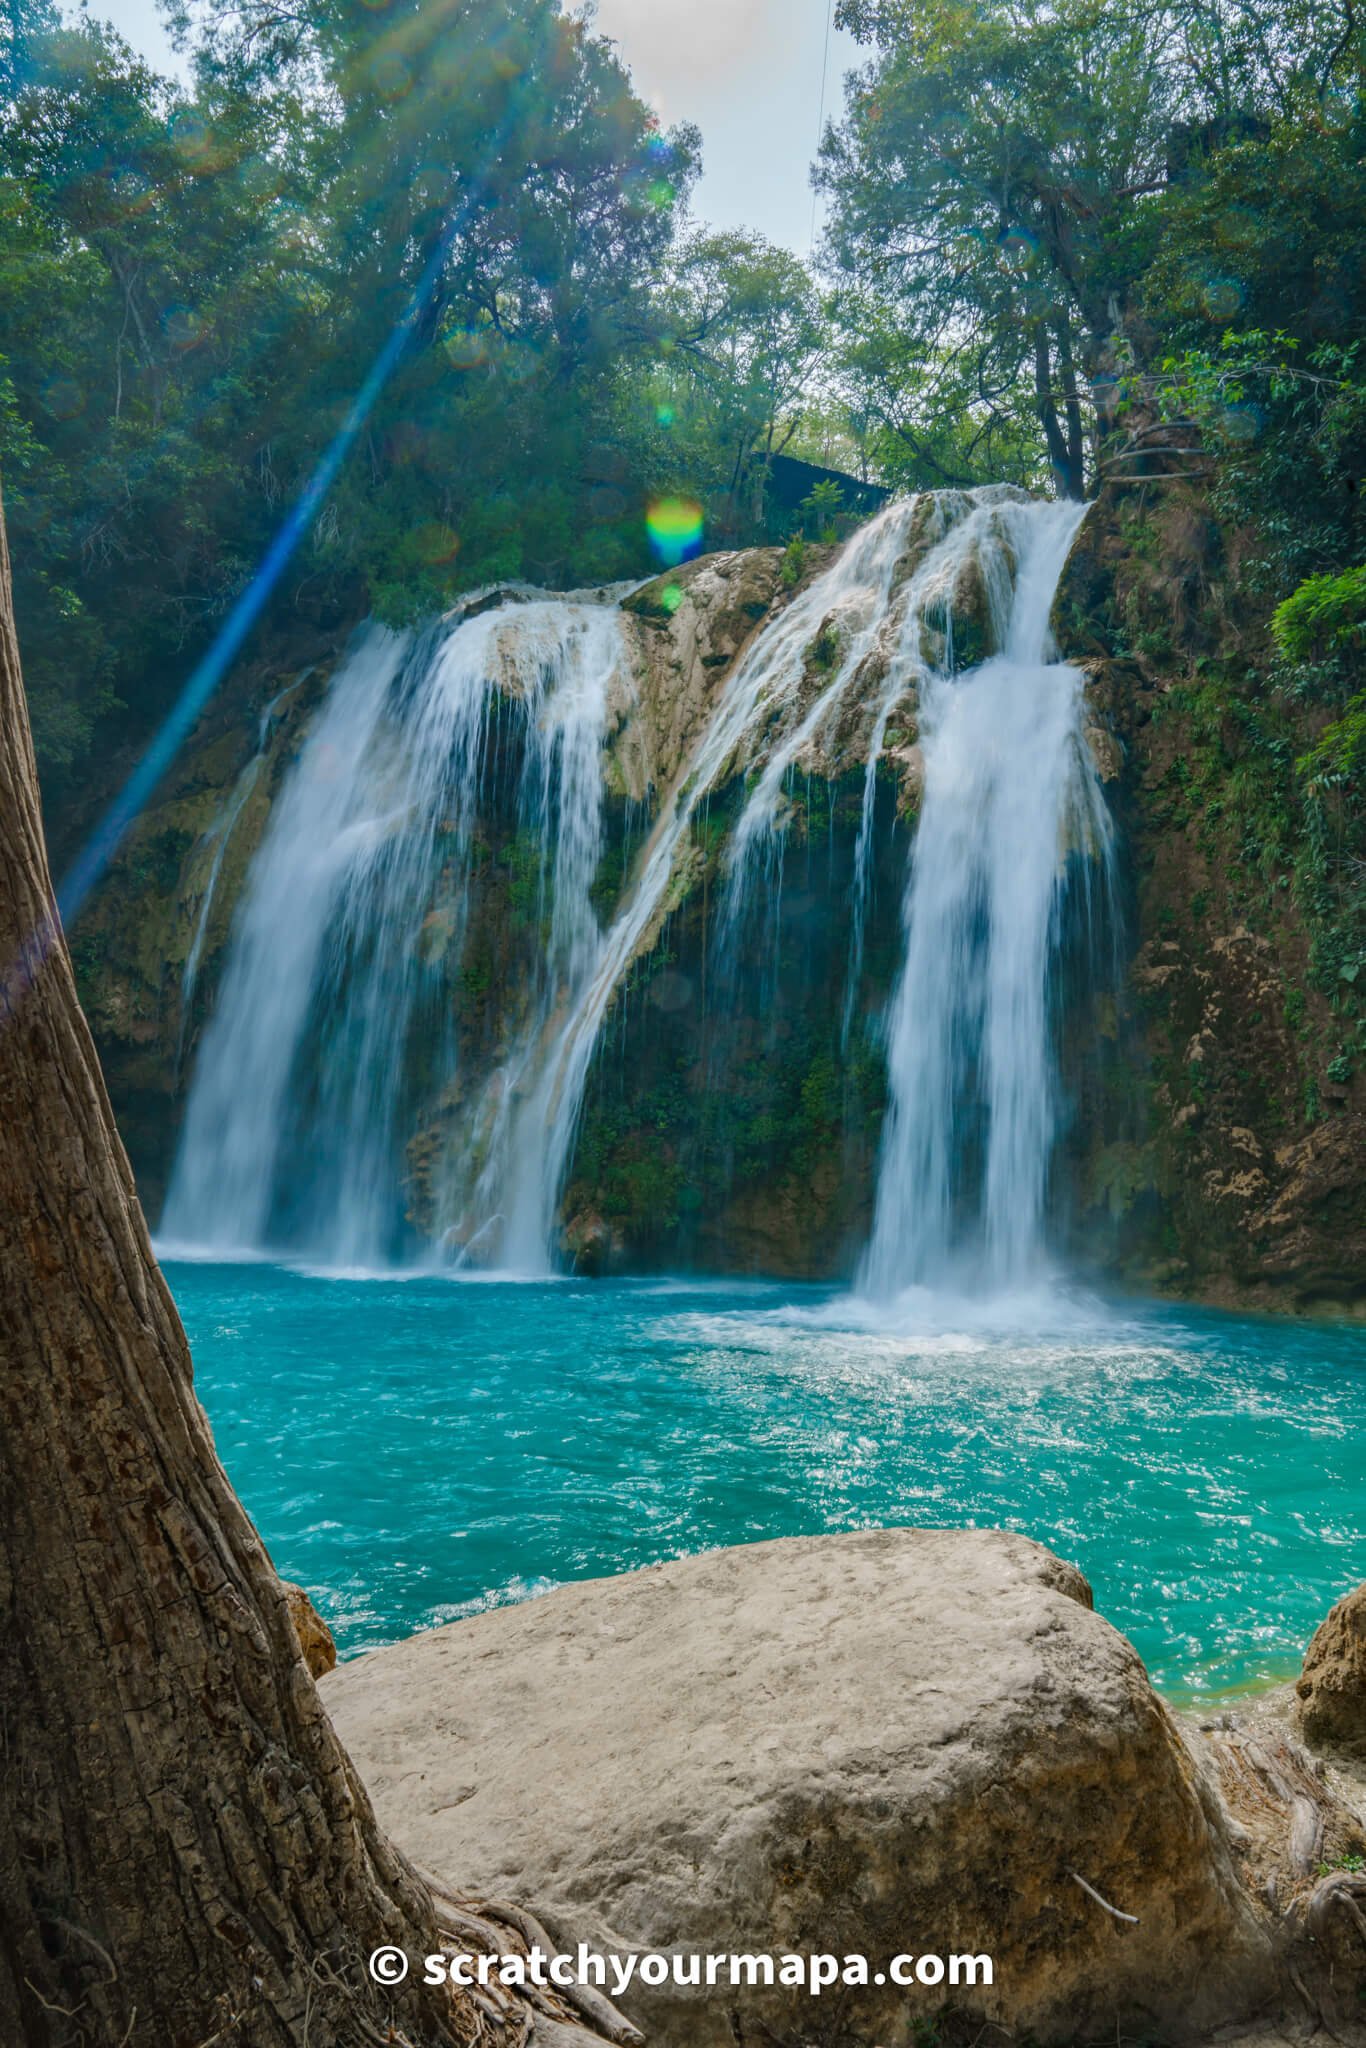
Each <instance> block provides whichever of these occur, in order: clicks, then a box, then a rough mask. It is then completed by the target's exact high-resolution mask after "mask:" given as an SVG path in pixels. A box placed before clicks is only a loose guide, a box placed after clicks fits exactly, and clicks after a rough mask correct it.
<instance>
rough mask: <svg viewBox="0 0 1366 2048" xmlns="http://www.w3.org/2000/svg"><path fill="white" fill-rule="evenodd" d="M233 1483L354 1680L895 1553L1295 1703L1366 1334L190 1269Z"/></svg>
mask: <svg viewBox="0 0 1366 2048" xmlns="http://www.w3.org/2000/svg"><path fill="white" fill-rule="evenodd" d="M167 1273H168V1277H169V1279H170V1282H171V1285H172V1287H173V1289H174V1291H175V1294H176V1298H177V1300H178V1302H179V1304H180V1308H181V1312H182V1314H183V1316H184V1318H185V1323H186V1326H187V1329H188V1331H189V1335H190V1339H191V1343H192V1345H193V1348H194V1355H195V1361H196V1372H197V1377H198V1385H199V1390H200V1395H201V1398H202V1400H203V1401H204V1404H205V1406H206V1408H207V1410H208V1413H209V1416H210V1419H211V1421H212V1423H213V1426H214V1432H215V1435H216V1438H217V1442H218V1448H219V1451H220V1454H221V1456H222V1458H223V1461H224V1463H225V1464H226V1466H227V1468H228V1471H229V1472H230V1474H231V1475H232V1478H233V1481H234V1483H235V1484H236V1486H237V1487H238V1490H239V1491H240V1493H241V1495H242V1497H243V1499H244V1500H245V1501H246V1504H247V1506H248V1508H249V1509H250V1511H251V1513H252V1514H253V1516H254V1517H255V1519H256V1522H257V1524H258V1526H259V1527H260V1529H261V1531H262V1533H263V1534H264V1536H265V1538H266V1541H267V1542H268V1544H269V1546H270V1548H271V1551H272V1554H273V1555H274V1557H275V1560H276V1563H277V1564H278V1566H279V1568H280V1570H281V1571H282V1572H284V1573H285V1574H286V1575H288V1576H291V1577H295V1578H298V1579H300V1580H302V1581H303V1582H304V1583H305V1584H306V1585H307V1586H308V1587H309V1588H310V1590H311V1591H312V1593H313V1595H314V1597H315V1599H316V1600H317V1602H318V1605H319V1607H320V1608H321V1610H322V1611H323V1612H324V1613H325V1614H326V1616H327V1618H328V1619H329V1621H330V1622H331V1623H332V1626H333V1628H334V1629H335V1631H336V1634H337V1639H338V1644H339V1647H340V1649H341V1651H342V1654H343V1655H346V1654H349V1653H354V1652H356V1651H358V1650H362V1649H366V1648H369V1647H370V1646H372V1645H375V1644H378V1643H383V1642H388V1641H391V1640H393V1639H394V1638H395V1637H397V1636H401V1635H405V1634H407V1633H409V1632H411V1631H412V1630H414V1629H417V1628H422V1627H425V1626H428V1625H430V1624H431V1623H433V1622H441V1621H448V1620H451V1619H453V1618H455V1617H457V1616H460V1615H464V1614H469V1613H471V1612H474V1611H476V1610H477V1609H479V1608H482V1607H486V1606H489V1605H492V1604H496V1603H498V1602H500V1601H506V1600H515V1599H519V1598H522V1597H524V1596H526V1595H528V1594H532V1593H535V1592H537V1591H540V1590H543V1589H544V1588H546V1587H549V1586H551V1585H554V1584H556V1583H557V1582H559V1581H561V1580H565V1579H571V1578H581V1577H587V1576H592V1575H596V1574H601V1573H607V1572H617V1571H625V1570H629V1569H630V1568H631V1567H633V1566H637V1565H643V1564H649V1563H652V1562H654V1561H657V1560H659V1559H661V1558H668V1557H676V1556H678V1555H680V1554H682V1553H684V1552H687V1551H694V1550H700V1549H704V1548H707V1547H709V1546H712V1545H716V1544H723V1543H744V1542H749V1541H753V1540H756V1539H759V1538H763V1537H769V1536H785V1535H793V1534H798V1533H804V1532H814V1531H820V1530H835V1529H849V1528H858V1527H862V1526H866V1525H870V1524H877V1523H887V1522H915V1523H935V1524H957V1525H966V1524H976V1525H978V1526H985V1525H997V1526H1002V1527H1008V1528H1015V1529H1022V1530H1024V1531H1026V1532H1027V1533H1028V1534H1030V1535H1032V1536H1036V1537H1038V1538H1039V1539H1040V1540H1041V1541H1043V1542H1045V1543H1048V1544H1050V1545H1052V1547H1053V1548H1055V1549H1056V1550H1058V1551H1060V1552H1062V1553H1063V1554H1064V1555H1065V1556H1067V1557H1070V1558H1073V1559H1075V1560H1076V1562H1077V1563H1078V1564H1080V1565H1081V1567H1082V1568H1083V1570H1084V1571H1085V1572H1086V1573H1087V1575H1088V1576H1089V1577H1090V1579H1091V1581H1092V1583H1093V1585H1094V1586H1095V1589H1096V1600H1097V1604H1098V1606H1099V1607H1100V1609H1101V1610H1102V1612H1103V1613H1104V1614H1106V1615H1107V1616H1108V1617H1109V1619H1110V1620H1111V1621H1113V1622H1114V1623H1115V1624H1116V1625H1117V1626H1118V1627H1119V1628H1121V1629H1123V1630H1124V1631H1125V1633H1126V1634H1127V1635H1129V1636H1130V1637H1131V1638H1132V1640H1133V1641H1134V1642H1135V1643H1136V1645H1137V1646H1138V1648H1139V1650H1140V1652H1141V1653H1142V1655H1143V1657H1144V1659H1145V1660H1146V1662H1147V1664H1148V1667H1149V1669H1150V1671H1151V1672H1152V1675H1153V1678H1154V1680H1155V1682H1156V1683H1158V1684H1159V1685H1160V1686H1162V1687H1164V1688H1165V1689H1166V1690H1168V1691H1169V1692H1172V1693H1175V1694H1178V1695H1181V1696H1191V1695H1201V1696H1203V1695H1207V1694H1210V1693H1215V1692H1219V1691H1223V1690H1226V1689H1230V1688H1235V1687H1243V1686H1247V1685H1251V1684H1257V1683H1261V1682H1264V1681H1267V1680H1271V1679H1275V1678H1281V1677H1285V1676H1288V1675H1290V1674H1291V1673H1292V1672H1293V1671H1294V1669H1295V1668H1296V1665H1297V1662H1298V1658H1299V1655H1300V1653H1301V1650H1302V1648H1303V1645H1304V1643H1305V1641H1306V1639H1307V1637H1308V1636H1309V1634H1310V1633H1311V1632H1312V1630H1313V1628H1314V1627H1315V1625H1316V1623H1317V1622H1318V1621H1319V1619H1320V1618H1321V1617H1322V1615H1323V1613H1324V1612H1325V1610H1326V1609H1327V1607H1328V1606H1329V1605H1330V1603H1331V1602H1332V1601H1333V1600H1334V1599H1335V1598H1336V1597H1337V1595H1338V1594H1340V1593H1341V1592H1343V1591H1344V1590H1345V1589H1346V1588H1347V1587H1348V1586H1349V1585H1352V1584H1354V1583H1356V1582H1357V1581H1358V1580H1360V1579H1362V1578H1363V1577H1366V1331H1363V1330H1361V1329H1353V1328H1342V1327H1337V1326H1333V1325H1326V1324H1310V1323H1282V1322H1271V1321H1254V1320H1248V1319H1242V1318H1235V1317H1231V1316H1223V1315H1216V1314H1212V1313H1205V1312H1200V1311H1196V1310H1184V1309H1172V1308H1167V1307H1160V1306H1155V1305H1150V1304H1138V1305H1124V1304H1118V1305H1105V1304H1101V1303H1098V1302H1095V1301H1090V1300H1087V1299H1086V1298H1084V1297H1076V1296H1073V1297H1069V1296H1067V1295H1065V1294H1064V1295H1053V1296H1043V1297H1040V1298H1039V1299H1037V1300H1032V1301H1026V1302H1016V1303H1006V1304H997V1305H996V1306H995V1307H988V1308H985V1309H984V1308H983V1307H982V1306H981V1305H980V1304H973V1303H969V1302H954V1301H951V1300H950V1301H945V1300H942V1299H941V1300H935V1299H931V1298H925V1299H923V1300H921V1301H919V1302H916V1303H913V1304H911V1305H909V1306H907V1305H906V1304H903V1306H902V1310H901V1312H900V1313H899V1315H898V1317H897V1318H895V1319H891V1320H887V1319H878V1318H874V1317H872V1316H870V1315H869V1314H868V1312H867V1311H866V1310H865V1309H864V1308H863V1307H862V1306H861V1305H860V1304H858V1303H856V1302H851V1301H849V1300H848V1299H844V1298H841V1297H839V1296H838V1295H836V1294H834V1293H833V1292H832V1291H831V1290H829V1289H818V1288H806V1287H796V1286H792V1285H757V1284H756V1285H745V1284H743V1283H737V1282H726V1283H716V1284H714V1285H712V1284H698V1283H689V1282H687V1281H682V1280H678V1281H671V1280H659V1281H652V1282H643V1281H642V1282H620V1283H594V1284H591V1285H587V1284H580V1283H576V1282H572V1281H561V1282H554V1283H540V1284H533V1283H521V1284H519V1283H515V1282H511V1281H499V1280H489V1281H483V1282H469V1283H465V1284H460V1283H456V1282H453V1281H450V1280H447V1279H439V1278H431V1277H414V1278H404V1279H398V1278H383V1277H381V1278H369V1279H357V1278H345V1277H341V1278H339V1277H336V1276H323V1275H317V1276H310V1275H307V1274H301V1273H296V1272H292V1271H288V1270H285V1269H283V1268H280V1267H275V1266H269V1265H250V1266H221V1265H209V1264H186V1263H179V1264H176V1263H172V1264H169V1265H168V1267H167Z"/></svg>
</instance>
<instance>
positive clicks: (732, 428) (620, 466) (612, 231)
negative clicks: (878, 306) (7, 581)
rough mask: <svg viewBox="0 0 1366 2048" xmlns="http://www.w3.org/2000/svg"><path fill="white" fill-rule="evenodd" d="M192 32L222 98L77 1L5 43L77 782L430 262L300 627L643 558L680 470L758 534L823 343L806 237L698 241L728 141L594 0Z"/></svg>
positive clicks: (144, 704) (40, 525) (297, 605)
mask: <svg viewBox="0 0 1366 2048" xmlns="http://www.w3.org/2000/svg"><path fill="white" fill-rule="evenodd" d="M177 20H178V27H179V32H180V34H181V36H182V39H183V40H184V42H185V45H186V48H187V50H188V52H189V55H190V58H191V61H192V83H191V84H190V85H188V86H182V85H177V84H173V83H171V82H168V81H167V80H164V79H161V78H158V77H157V76H156V75H155V74H154V73H153V72H152V71H151V70H149V68H148V67H147V66H146V65H145V64H143V63H141V62H140V61H139V60H138V59H137V58H136V57H135V56H134V55H133V53H132V52H131V51H130V50H129V49H128V47H127V46H126V45H125V44H124V43H123V42H122V41H121V40H120V39H119V38H118V37H117V36H116V35H115V34H114V33H113V32H112V31H111V30H109V29H107V28H104V27H101V26H100V25H99V24H97V23H95V22H92V21H90V20H88V19H84V18H82V20H81V21H80V24H79V25H78V26H77V27H74V28H64V27H62V26H61V25H60V24H59V22H58V20H57V18H56V16H55V14H54V13H53V12H52V11H51V10H49V9H47V7H46V5H45V0H16V5H15V6H14V7H13V8H11V10H10V11H9V13H8V15H7V16H6V19H5V24H4V25H3V31H2V32H0V117H2V118H0V468H2V469H3V474H4V480H5V491H6V501H7V512H8V517H9V523H10V529H11V538H12V544H13V556H14V562H15V572H16V585H17V588H16V600H17V606H18V612H19V619H20V627H21V631H22V635H23V642H24V656H25V667H26V674H27V679H28V683H29V688H30V694H31V699H32V708H33V721H34V728H35V733H36V736H37V742H38V747H39V751H40V757H41V760H42V764H43V769H44V779H45V786H46V788H47V791H48V794H49V797H50V798H53V799H55V800H56V801H57V803H58V804H59V806H60V805H64V804H70V803H75V802H79V801H80V800H81V792H82V790H83V788H84V787H85V785H86V784H87V782H88V776H87V775H86V774H85V772H84V771H85V770H86V769H87V768H88V764H89V759H90V755H91V751H92V749H93V748H94V747H95V746H96V745H97V744H98V745H99V747H100V749H101V750H102V751H103V750H105V749H112V748H115V747H122V746H124V745H126V744H133V745H136V744H138V743H140V740H141V738H142V736H143V735H145V733H146V732H147V730H148V729H149V728H150V726H151V725H152V724H153V723H154V722H155V720H156V719H157V718H159V717H160V716H161V715H162V714H163V713H164V711H165V709H166V708H167V706H168V705H169V703H170V701H171V699H172V698H173V696H174V694H175V692H176V691H177V689H178V688H179V686H180V683H181V681H182V680H183V677H184V675H185V673H186V671H187V669H188V667H189V666H190V665H191V663H192V661H193V659H194V657H195V655H196V654H197V652H198V651H199V650H200V649H201V648H202V647H203V645H204V644H205V643H206V642H207V640H208V639H209V638H210V637H211V636H212V634H213V632H214V630H215V628H216V626H217V625H218V623H219V622H220V621H221V619H222V618H223V616H224V615H225V613H226V612H227V610H228V609H229V607H230V606H231V605H232V603H233V601H234V600H235V598H236V597H237V596H238V595H239V593H240V592H241V590H242V589H243V587H244V585H245V584H246V583H247V582H248V580H249V579H250V577H251V575H252V574H253V571H254V569H255V567H256V565H257V564H258V563H259V561H260V560H261V559H262V557H263V555H264V554H265V551H266V550H267V548H268V547H269V545H270V543H271V540H272V538H273V536H274V535H275V533H276V532H277V531H278V529H279V527H280V525H281V523H282V521H283V518H284V516H285V513H286V511H287V509H288V507H289V506H290V505H291V503H293V502H294V501H295V499H296V498H297V495H298V493H299V490H300V488H301V486H302V484H303V482H304V480H305V479H306V478H307V476H308V475H309V474H310V472H311V470H312V468H313V466H314V464H315V463H316V461H317V459H318V457H319V455H320V454H321V453H322V451H323V449H324V448H325V447H326V446H327V444H328V442H329V440H330V439H331V437H332V435H333V433H334V432H335V430H336V428H337V426H338V424H339V422H340V421H341V420H342V418H343V417H344V416H345V414H346V411H347V408H348V407H349V406H350V404H351V402H352V400H353V399H354V397H355V394H356V391H357V389H358V387H359V385H360V382H361V380H362V378H363V377H364V375H365V372H366V370H367V368H368V366H369V365H370V364H371V363H372V362H373V361H374V360H375V359H376V357H377V355H378V353H379V351H380V349H381V348H382V347H383V346H384V345H385V344H386V342H387V341H388V340H389V339H390V337H391V336H392V335H393V333H394V331H395V327H396V323H398V322H399V321H400V320H402V318H403V317H404V314H405V309H406V308H407V307H408V305H409V301H410V294H411V292H412V289H413V286H414V284H415V283H416V281H417V280H418V279H419V277H421V276H423V275H424V273H425V272H427V270H428V268H429V266H430V265H432V264H435V265H436V270H435V289H434V294H433V297H432V300H431V303H430V305H429V306H428V308H427V311H426V313H425V314H424V316H423V317H422V319H421V320H420V321H419V322H418V323H417V324H416V326H414V328H413V329H412V331H411V333H410V335H409V337H408V341H407V345H406V348H405V350H404V352H403V355H402V357H401V360H400V362H399V365H398V368H397V370H396V372H395V374H394V375H393V377H392V378H391V380H390V383H389V385H388V387H387V389H386V391H385V392H384V394H383V396H382V398H381V399H380V401H379V402H378V404H377V405H376V406H375V408H374V410H373V412H372V414H371V415H370V417H369V419H368V421H367V423H366V427H365V431H364V434H363V436H362V438H361V440H360V442H359V444H358V446H357V448H356V451H355V453H354V455H353V457H352V458H351V461H350V463H349V465H348V467H347V469H346V470H345V471H344V472H343V474H342V476H341V477H340V478H339V479H338V481H337V483H336V484H335V486H334V487H333V490H332V492H331V495H330V497H329V500H328V502H327V503H326V505H325V506H324V507H323V509H322V511H321V513H320V515H319V517H318V518H317V520H316V522H315V524H314V526H313V528H312V531H311V532H310V533H309V534H308V536H307V537H306V539H305V540H304V542H303V544H302V546H301V548H300V550H299V553H298V555H297V557H296V565H295V567H294V568H292V570H291V574H290V576H289V578H288V579H287V581H286V584H285V585H284V586H283V587H282V588H281V590H280V592H279V595H278V598H277V601H276V609H275V613H274V622H275V624H276V625H277V626H278V625H280V624H283V623H286V622H287V620H288V616H289V615H290V614H291V613H293V614H298V615H300V616H302V617H303V618H304V619H305V620H306V621H307V622H308V623H309V624H310V625H313V626H317V625H324V626H329V627H330V626H336V625H339V624H347V623H349V622H351V621H352V620H354V619H355V618H356V617H357V616H358V615H360V614H361V613H362V612H364V611H365V610H367V609H370V610H373V611H374V612H375V613H376V614H377V615H378V616H379V617H381V618H382V619H384V620H386V621H388V622H390V623H395V624H402V623H406V622H408V621H410V620H412V619H414V618H417V617H419V616H421V615H423V614H426V613H429V612H430V611H432V610H433V609H435V608H439V607H442V606H444V605H446V604H448V603H449V602H450V601H451V599H452V597H453V596H454V595H456V594H457V593H458V592H459V591H461V590H462V589H467V588H470V587H472V586H478V585H480V584H482V583H485V582H491V581H496V580H500V579H506V578H512V577H526V578H528V579H531V580H534V581H538V582H543V583H546V584H548V585H551V586H554V585H557V584H558V585H568V586H573V585H577V584H584V583H590V582H598V581H603V580H607V579H612V578H616V577H623V576H630V575H638V574H641V573H643V572H644V571H645V570H647V569H648V567H649V566H650V559H651V558H650V554H649V550H648V544H647V536H646V528H645V522H644V513H645V508H646V503H647V501H648V499H649V498H650V497H651V496H653V495H655V494H657V493H661V492H667V491H679V490H684V491H686V492H688V493H689V494H691V495H695V496H698V497H700V498H702V499H703V500H704V502H705V503H706V504H707V507H708V511H709V514H710V524H711V527H712V530H713V532H716V533H721V532H729V533H730V534H731V535H732V536H733V537H735V538H738V539H742V540H743V539H746V538H749V537H751V536H752V535H757V533H758V531H759V522H760V521H761V518H762V498H763V461H762V458H763V456H764V455H766V454H768V453H771V452H772V451H773V450H775V449H776V448H778V447H780V446H781V445H783V443H784V441H785V440H786V439H788V438H790V436H791V434H792V433H793V432H794V431H795V430H796V426H797V424H798V423H799V421H800V419H801V417H802V411H803V390H804V384H805V381H806V380H807V379H808V377H809V374H810V371H811V369H812V366H813V365H814V363H815V362H816V361H817V360H818V358H819V355H820V350H821V348H822V346H823V327H822V323H821V316H820V308H819V305H818V302H817V300H816V297H815V294H814V290H813V287H812V284H811V280H810V278H809V276H808V275H807V273H806V271H805V270H804V269H803V267H802V265H801V264H799V263H798V262H797V261H796V259H795V258H793V257H790V256H789V255H787V253H786V252H785V251H782V250H775V249H772V248H770V247H768V245H766V244H764V243H762V242H761V241H759V240H758V239H757V238H755V237H744V236H712V237H698V236H693V237H692V238H691V239H689V240H687V241H685V242H683V243H682V244H681V245H676V240H675V237H676V222H677V218H678V216H679V212H680V208H681V206H682V204H683V202H684V201H685V200H686V197H687V193H688V190H689V187H690V185H691V182H692V179H693V177H694V174H695V170H696V163H697V137H696V135H695V133H694V132H693V131H691V130H689V129H686V128H684V129H677V130H674V131H673V132H671V133H669V134H663V133H661V132H660V131H659V129H658V126H657V124H656V122H655V120H654V117H653V116H652V115H651V114H650V113H649V111H648V110H647V109H646V108H645V107H644V106H643V105H642V103H641V102H640V101H639V99H638V98H637V97H636V96H635V94H634V92H633V91H632V89H631V84H630V80H629V78H628V76H627V74H626V73H625V71H624V70H623V68H622V66H621V64H620V62H619V60H618V58H617V56H616V54H615V50H614V47H613V45H612V44H611V43H610V42H608V41H607V40H606V39H605V38H603V37H600V36H598V35H596V34H595V33H594V32H593V30H592V28H591V25H586V24H585V23H584V22H582V21H580V20H578V19H575V18H572V17H571V16H570V15H568V14H566V13H565V12H563V11H562V10H561V8H560V7H559V5H558V4H557V0H443V4H441V5H439V6H438V5H434V4H432V0H387V5H385V6H384V7H382V8H379V9H376V8H373V7H371V6H368V5H365V4H363V0H320V4H319V5H317V6H316V7H311V8H309V9H308V10H305V11H303V12H298V11H290V12H285V13H282V12H281V11H279V10H278V9H275V8H274V7H272V6H269V5H266V4H264V0H244V4H242V5H233V4H229V0H204V4H202V5H201V4H196V5H189V6H185V7H182V8H181V9H180V11H179V14H178V16H177ZM756 456H757V458H758V466H757V469H756V467H755V462H756Z"/></svg>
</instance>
